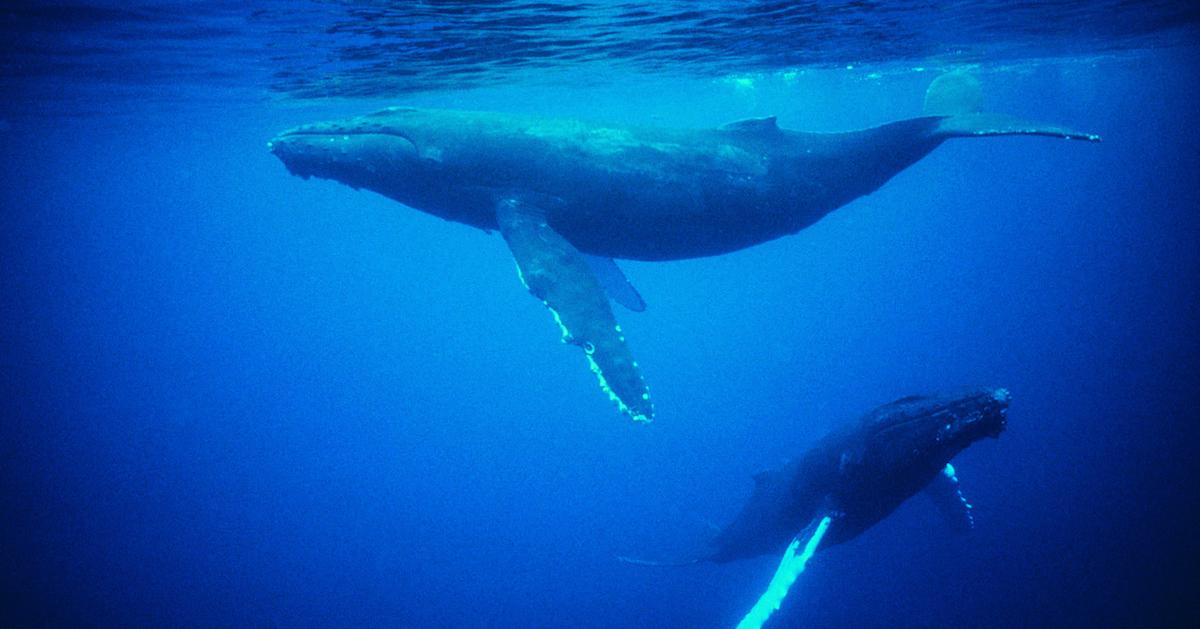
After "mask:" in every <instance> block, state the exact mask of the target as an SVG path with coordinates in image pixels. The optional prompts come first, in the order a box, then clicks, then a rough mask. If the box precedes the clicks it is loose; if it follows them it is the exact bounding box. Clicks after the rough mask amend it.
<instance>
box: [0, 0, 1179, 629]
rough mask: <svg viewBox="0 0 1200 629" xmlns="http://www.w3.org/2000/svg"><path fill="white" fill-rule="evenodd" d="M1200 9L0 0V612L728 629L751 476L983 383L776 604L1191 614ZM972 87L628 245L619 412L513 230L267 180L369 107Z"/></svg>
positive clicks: (827, 121) (1089, 620) (50, 617)
mask: <svg viewBox="0 0 1200 629" xmlns="http://www.w3.org/2000/svg"><path fill="white" fill-rule="evenodd" d="M1198 18H1200V14H1198V13H1197V11H1196V9H1195V8H1193V7H1192V6H1191V5H1190V4H1189V3H1183V2H1179V3H1174V2H1147V3H1128V2H1113V1H1110V2H1072V3H1025V4H1019V5H1018V4H1009V3H1004V4H1001V3H981V2H963V3H945V4H939V3H924V2H895V3H875V2H847V3H784V2H698V3H693V2H681V1H672V2H656V3H648V2H635V1H626V2H602V1H596V2H587V3H580V4H557V3H501V2H414V3H396V4H394V5H388V4H386V3H375V2H305V3H291V2H286V3H285V2H263V3H256V7H254V8H245V7H244V6H243V5H242V4H241V3H234V2H203V3H200V2H155V3H145V4H143V3H139V2H134V3H128V2H120V3H118V2H87V1H86V0H80V1H78V2H73V3H22V2H18V3H15V4H14V3H6V4H5V5H4V6H3V7H0V36H2V38H3V42H4V43H0V295H2V302H0V303H2V305H0V400H3V407H2V408H3V410H4V413H3V434H2V435H0V488H2V489H3V500H2V501H0V579H2V581H0V595H2V597H3V601H0V617H2V619H3V624H4V625H6V626H50V627H117V626H125V627H128V626H147V627H164V626H180V627H191V626H196V627H208V626H230V627H323V626H354V627H366V626H370V627H728V626H733V625H734V624H736V622H737V621H738V619H740V618H741V616H742V614H744V613H745V612H746V611H747V610H748V609H749V608H750V606H751V605H752V604H753V603H754V601H755V600H756V598H757V597H758V595H759V594H760V593H761V592H762V589H763V588H764V587H765V586H766V584H767V582H768V581H769V580H770V576H771V573H772V572H773V570H774V568H775V565H776V563H777V558H773V557H762V558H760V559H755V560H746V561H740V562H736V563H731V564H726V565H719V566H717V565H698V566H692V567H687V568H675V569H647V568H642V567H636V566H629V565H625V564H622V563H619V562H618V561H616V559H615V558H616V557H617V556H618V555H637V556H643V557H671V556H679V555H681V554H684V553H686V552H687V551H688V550H690V549H694V548H697V547H699V546H700V545H701V544H702V543H703V541H704V540H705V538H706V537H707V536H708V535H709V534H710V530H711V526H710V525H711V524H716V525H718V526H719V525H721V524H723V523H725V522H727V521H729V520H730V519H731V518H732V517H733V515H734V514H735V513H736V512H737V510H738V508H739V507H740V505H741V503H742V501H743V500H744V499H745V498H746V497H747V496H748V495H749V492H750V488H751V482H750V476H751V474H753V473H755V472H757V471H759V470H762V469H765V468H768V467H772V466H775V465H777V464H778V463H779V462H780V461H781V460H783V459H786V458H787V457H789V456H795V455H798V454H799V453H801V452H803V451H804V449H805V448H806V447H808V446H810V445H812V444H813V443H814V441H815V440H816V439H817V438H819V437H820V436H821V435H822V434H824V433H825V432H826V431H828V430H830V429H832V428H834V427H836V426H839V425H841V424H842V423H844V422H848V421H852V420H853V419H854V418H856V417H858V416H859V415H860V414H861V413H863V412H865V411H867V410H869V409H871V408H873V407H874V406H876V405H878V404H881V403H884V402H887V401H889V400H891V399H894V398H897V397H900V396H903V395H908V394H912V393H919V392H928V391H938V390H943V389H949V388H955V387H960V386H975V385H987V386H1004V387H1007V388H1009V389H1010V390H1011V391H1012V394H1013V404H1012V407H1011V410H1010V413H1009V427H1008V430H1007V431H1006V432H1005V433H1004V434H1003V435H1002V436H1001V437H1000V438H999V439H998V440H995V441H991V440H988V441H986V442H983V443H979V444H976V445H975V446H973V447H971V448H970V449H968V450H967V451H965V452H964V453H963V454H962V455H961V456H959V457H958V458H957V459H956V461H955V465H956V467H957V469H958V475H959V477H960V479H961V480H962V483H963V490H964V492H965V493H966V494H967V496H968V497H969V498H970V500H971V502H972V503H973V504H974V505H975V517H976V521H977V526H976V530H975V531H973V532H972V533H971V534H969V535H965V536H955V535H951V534H950V532H949V530H948V529H947V528H946V527H945V526H944V523H943V522H941V521H940V520H939V518H938V514H937V513H936V512H935V511H934V509H933V508H932V506H931V504H930V503H928V501H927V500H925V499H924V498H923V497H921V496H917V497H915V498H914V499H912V500H910V501H909V502H908V503H906V504H905V505H903V506H902V507H901V508H900V509H899V510H898V511H897V512H896V513H894V514H893V515H892V516H891V517H889V518H887V519H886V520H884V521H883V522H881V523H880V524H879V525H878V526H876V527H875V528H873V529H871V530H869V531H867V532H866V533H865V534H863V535H862V536H861V537H859V538H858V539H856V540H854V541H852V542H850V543H847V544H844V545H841V546H838V547H835V548H832V549H830V550H828V551H825V552H822V553H818V554H817V556H816V557H815V558H814V559H813V560H812V562H811V563H810V564H809V566H808V569H807V570H806V571H805V573H804V574H803V575H801V578H800V580H799V581H798V582H797V585H796V586H795V588H793V591H792V593H791V594H790V596H789V597H788V598H787V600H786V601H785V602H784V605H783V608H782V609H781V611H780V612H779V613H778V614H777V616H776V617H775V618H773V619H772V621H771V623H772V624H769V625H768V626H778V627H785V626H786V627H842V626H856V627H951V626H957V627H1037V626H1092V627H1129V626H1157V627H1168V626H1181V627H1186V626H1197V624H1198V623H1200V611H1198V610H1200V607H1198V606H1197V603H1196V601H1197V600H1198V598H1197V597H1198V595H1200V592H1198V591H1197V590H1198V588H1197V583H1200V570H1198V568H1197V566H1200V552H1198V550H1200V544H1198V543H1197V541H1196V540H1197V538H1196V535H1195V529H1196V526H1197V524H1200V523H1198V522H1197V517H1196V513H1197V507H1198V505H1197V490H1196V488H1195V487H1196V481H1197V478H1198V475H1197V473H1198V471H1200V470H1198V469H1197V467H1198V466H1197V456H1198V455H1200V451H1198V450H1200V449H1198V448H1197V446H1196V442H1197V438H1198V437H1200V430H1198V429H1197V428H1196V422H1197V415H1198V414H1197V411H1196V409H1197V406H1198V404H1200V388H1198V384H1200V379H1198V376H1200V352H1198V350H1200V342H1198V338H1197V331H1196V330H1197V326H1198V322H1200V298H1198V289H1200V285H1198V281H1197V280H1198V276H1200V266H1198V259H1200V246H1198V245H1200V186H1198V185H1197V184H1198V177H1200V175H1198V173H1200V149H1198V148H1197V147H1200V126H1198V125H1197V124H1196V115H1197V108H1196V103H1197V102H1198V101H1200V84H1198V80H1197V77H1198V76H1200V72H1198V69H1200V65H1198V63H1197V61H1198V60H1200V48H1198V46H1197V45H1198V44H1200V41H1197V29H1196V25H1197V21H1198ZM955 69H968V70H970V71H971V72H972V73H973V74H974V75H975V76H977V77H978V78H979V79H980V80H981V82H982V83H983V86H984V91H985V98H986V103H987V108H988V109H989V110H994V111H999V112H1005V113H1009V114H1013V115H1019V116H1021V117H1025V118H1030V119H1036V120H1045V121H1049V122H1055V123H1061V124H1064V125H1068V126H1071V127H1073V128H1076V129H1080V130H1083V131H1088V132H1093V133H1098V134H1100V135H1102V136H1103V138H1104V141H1103V142H1102V143H1100V144H1089V143H1081V142H1068V141H1061V140H1053V139H1047V138H1007V137H1006V138H984V139H970V140H954V141H951V142H948V143H947V144H945V145H943V146H942V147H941V148H939V149H937V150H936V151H935V152H934V153H933V154H931V155H930V156H929V157H927V158H925V159H924V160H922V161H921V162H919V163H917V164H916V165H914V166H912V167H911V168H909V169H908V170H906V171H904V172H902V173H901V174H900V175H898V176H897V177H896V178H895V179H894V180H892V181H891V182H889V183H888V184H887V185H885V186H884V187H883V188H882V189H880V190H879V191H877V192H876V193H874V194H871V195H869V196H867V197H864V198H862V199H859V200H857V201H855V202H853V203H851V204H850V205H848V206H846V207H844V208H842V209H840V210H838V211H836V212H834V213H833V214H831V215H830V216H828V217H827V218H825V219H824V220H822V221H821V222H820V223H818V224H817V225H815V226H813V227H811V228H808V229H806V230H803V231H801V232H800V233H798V234H796V235H793V236H790V237H786V238H783V239H779V240H775V241H772V242H769V243H765V244H762V245H759V246H756V247H752V248H749V249H745V250H742V251H738V252H735V253H732V254H727V255H722V256H717V257H711V258H703V259H694V260H685V261H677V262H658V263H645V262H626V263H623V264H622V266H623V268H624V269H625V272H626V274H627V275H628V277H629V278H630V280H631V281H632V282H633V283H634V285H636V286H637V287H638V289H639V291H640V292H641V294H642V295H643V297H645V299H646V301H647V302H648V303H649V307H648V309H647V310H646V312H644V313H631V312H625V311H618V312H617V315H618V317H619V318H620V321H621V324H622V326H623V328H624V329H625V332H626V335H627V336H628V338H629V342H630V344H631V346H632V348H633V351H634V353H635V355H636V356H637V357H638V359H639V361H640V363H641V365H642V367H643V370H644V372H645V375H646V378H647V380H648V381H649V383H650V386H651V387H652V388H653V391H654V395H655V401H656V410H657V416H656V419H655V421H654V422H653V423H651V424H649V425H639V424H635V423H633V422H631V421H629V420H628V419H627V418H625V417H623V416H621V415H620V414H619V413H618V412H617V411H616V409H615V408H614V407H613V405H612V404H611V403H610V402H608V401H607V400H606V399H605V397H604V396H603V395H602V394H601V393H600V392H599V391H598V390H597V387H596V384H595V379H594V377H593V376H592V375H591V374H590V373H589V372H588V370H587V369H586V364H585V362H584V360H583V357H581V356H580V355H579V352H578V351H577V350H575V349H574V348H570V347H566V346H563V345H562V344H561V343H559V339H558V337H559V332H558V330H557V329H556V326H554V325H553V322H552V321H551V320H550V318H549V317H548V316H547V313H546V312H545V311H544V309H543V308H542V306H541V304H539V303H538V302H537V300H534V299H531V298H530V297H529V296H528V295H527V294H526V292H525V290H523V288H522V287H521V285H520V282H519V281H518V279H517V277H516V273H514V269H513V263H512V259H511V256H510V255H509V253H508V251H507V249H506V247H505V245H504V242H503V241H502V239H500V238H499V237H498V236H497V235H495V234H491V235H489V234H485V233H483V232H481V231H478V230H474V229H472V228H469V227H465V226H463V225H458V224H452V223H447V222H444V221H442V220H440V219H436V218H433V217H431V216H428V215H425V214H422V213H419V212H416V211H414V210H411V209H408V208H405V207H403V206H401V205H399V204H397V203H395V202H393V201H390V200H388V199H385V198H383V197H381V196H378V195H374V194H372V193H369V192H365V191H354V190H351V189H350V188H347V187H345V186H342V185H339V184H336V183H333V182H329V181H321V180H316V179H313V180H309V181H304V180H301V179H299V178H296V177H293V176H291V175H289V174H288V173H287V171H286V169H285V168H284V167H283V165H282V164H280V163H279V161H278V160H276V159H275V157H273V156H272V155H271V154H270V153H269V152H268V150H267V148H266V141H267V140H269V139H270V138H271V137H272V136H274V135H275V134H276V133H277V132H279V131H281V130H283V129H285V128H288V127H292V126H295V125H297V124H302V123H307V122H312V121H317V120H323V119H328V118H337V117H345V116H350V115H357V114H361V113H366V112H369V111H372V110H374V109H376V108H378V107H381V106H385V105H395V104H400V105H415V106H438V107H451V108H464V109H482V110H497V111H506V112H518V113H524V114H531V115H546V116H550V115H553V116H570V117H579V118H585V119H595V120H604V121H611V122H618V123H629V124H642V125H658V126H680V127H699V128H704V127H713V126H717V125H720V124H723V123H726V122H729V121H733V120H738V119H744V118H749V117H757V116H767V115H777V116H778V119H779V123H780V125H781V126H783V127H786V128H794V129H803V130H815V131H839V130H848V129H856V128H862V127H867V126H872V125H877V124H881V123H884V122H888V121H892V120H899V119H903V118H909V117H914V116H918V115H920V111H921V103H922V97H923V94H924V90H925V88H926V87H927V86H928V84H929V83H930V81H931V80H932V79H933V78H934V77H936V76H938V75H939V74H941V73H942V72H944V71H948V70H955Z"/></svg>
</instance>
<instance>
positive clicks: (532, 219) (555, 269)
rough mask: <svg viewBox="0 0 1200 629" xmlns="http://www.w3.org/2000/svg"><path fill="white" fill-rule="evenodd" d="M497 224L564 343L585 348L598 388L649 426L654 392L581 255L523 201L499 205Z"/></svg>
mask: <svg viewBox="0 0 1200 629" xmlns="http://www.w3.org/2000/svg"><path fill="white" fill-rule="evenodd" d="M496 219H497V221H498V222H499V225H500V233H501V235H503V236H504V241H505V242H507V243H508V248H509V250H510V251H512V254H513V257H514V258H516V261H517V270H518V272H519V273H520V275H521V281H522V282H524V283H525V286H526V287H527V288H528V289H529V292H530V293H532V294H533V296H534V297H537V298H538V299H540V300H542V303H543V304H545V306H546V307H547V308H549V309H550V312H551V313H553V314H554V318H555V320H556V321H558V324H559V326H560V327H561V328H562V331H563V341H564V342H568V343H572V344H574V345H578V346H580V347H581V348H583V351H584V354H585V355H586V356H587V359H588V363H589V364H590V365H591V367H592V372H593V373H595V374H596V377H597V378H599V380H600V387H601V388H602V389H604V391H605V392H606V393H608V395H609V397H611V398H612V399H613V401H615V402H616V403H617V406H619V407H620V409H621V410H622V411H623V412H625V413H628V414H629V416H630V417H632V418H633V419H635V420H637V421H647V422H648V421H650V420H651V419H652V418H653V415H654V408H653V406H652V405H651V404H650V391H649V389H648V388H647V387H646V383H645V382H644V381H643V380H642V374H641V371H640V370H639V369H638V365H637V363H636V362H634V360H633V355H632V354H630V352H629V347H628V346H627V345H626V344H625V337H624V336H623V335H622V333H621V326H619V325H617V320H616V318H615V317H613V313H612V307H611V306H609V303H608V298H607V297H606V296H605V293H604V288H603V287H601V285H600V282H599V281H597V279H596V275H595V274H594V273H593V272H592V269H591V267H590V266H589V265H588V263H587V261H586V260H585V259H584V256H583V254H582V253H580V252H579V251H578V250H577V249H576V248H575V247H574V246H573V245H571V243H570V242H567V239H566V238H563V237H562V235H561V234H559V233H558V232H556V231H554V229H553V228H551V227H550V225H549V224H548V223H547V221H546V215H545V212H544V211H542V209H541V208H538V207H537V206H535V205H532V204H530V203H527V202H523V201H522V200H521V199H519V198H507V199H503V200H501V201H500V202H499V204H498V205H497V208H496ZM635 294H636V293H635Z"/></svg>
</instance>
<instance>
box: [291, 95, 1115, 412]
mask: <svg viewBox="0 0 1200 629" xmlns="http://www.w3.org/2000/svg"><path fill="white" fill-rule="evenodd" d="M979 93H980V89H979V85H978V83H977V82H976V81H975V80H974V79H972V78H970V77H967V76H965V75H962V74H948V75H945V76H943V77H939V78H938V79H937V80H935V81H934V82H933V84H932V85H931V86H930V88H929V91H928V93H927V95H926V101H925V113H926V115H925V116H923V117H920V118H913V119H910V120H903V121H900V122H893V123H890V124H885V125H882V126H879V127H875V128H871V129H864V130H860V131H850V132H846V133H805V132H800V131H792V130H788V129H783V128H780V127H779V126H778V125H776V124H775V118H760V119H753V120H742V121H739V122H733V123H730V124H727V125H725V126H723V127H720V128H717V129H698V130H686V129H657V128H638V127H623V126H617V125H607V124H590V123H584V122H579V121H575V120H555V119H543V118H532V117H524V116H515V115H508V114H500V113H487V112H469V111H448V110H427V109H412V108H407V107H392V108H389V109H385V110H382V111H378V112H375V113H372V114H367V115H365V116H359V117H357V118H350V119H346V120H338V121H332V122H321V123H315V124H308V125H304V126H300V127H296V128H294V129H291V130H288V131H284V132H283V133H281V134H279V135H278V136H277V137H275V138H274V139H273V140H271V141H270V143H269V144H268V146H269V147H270V148H271V151H272V152H273V153H274V154H275V155H276V156H277V157H278V158H279V159H280V160H282V161H283V163H284V165H285V166H287V168H288V170H289V171H290V172H292V173H293V174H295V175H299V176H301V177H304V178H306V179H307V178H309V177H320V178H324V179H332V180H334V181H339V182H341V183H344V184H346V185H348V186H351V187H352V188H355V189H359V188H363V189H367V190H371V191H374V192H376V193H379V194H382V195H384V196H386V197H389V198H391V199H394V200H396V201H399V202H400V203H403V204H405V205H407V206H409V207H412V208H414V209H417V210H421V211H424V212H427V213H429V214H433V215H435V216H439V217H441V218H444V219H446V220H450V221H456V222H459V223H464V224H467V225H471V226H474V227H478V228H480V229H484V230H489V231H490V230H498V231H499V232H500V235H501V236H503V237H504V241H505V243H506V244H507V245H508V248H509V250H510V251H511V253H512V255H513V258H514V259H515V260H516V262H517V271H518V274H519V275H520V277H521V279H522V281H523V282H524V284H525V286H526V287H527V288H528V289H529V291H530V292H531V293H533V295H534V296H535V297H537V298H538V299H539V300H541V302H542V303H543V304H544V305H545V306H546V307H547V308H549V309H550V310H551V312H552V314H553V315H554V318H555V321H557V322H558V324H559V326H560V327H561V329H562V333H563V337H562V338H563V341H564V342H568V343H572V344H574V345H577V346H579V347H580V348H582V349H583V351H584V354H585V356H586V358H587V360H588V363H589V364H590V365H591V368H592V371H593V372H594V373H595V374H596V376H597V377H598V379H599V381H600V385H601V387H602V389H603V390H604V391H606V392H607V393H608V394H609V396H610V397H611V398H612V399H613V400H614V401H615V402H616V403H617V405H618V407H619V408H620V409H621V410H622V411H624V412H626V413H627V414H629V415H630V416H631V417H632V418H634V419H635V420H642V421H649V420H650V419H651V418H652V417H653V413H654V410H653V406H652V404H651V402H650V391H649V389H648V388H647V386H646V384H645V382H644V380H643V378H642V374H641V370H640V368H639V367H638V363H637V362H636V361H635V360H634V359H633V355H632V353H631V352H630V350H629V348H628V346H627V345H626V342H625V335H624V333H623V332H622V330H621V327H620V325H618V324H617V320H616V318H615V317H614V316H613V312H612V308H611V306H610V305H609V300H610V299H611V300H613V301H616V302H617V303H620V304H621V305H623V306H626V307H628V308H630V309H632V310H635V311H637V310H642V309H643V308H644V307H645V304H644V303H643V301H642V298H641V297H640V296H639V295H638V293H637V291H636V290H635V289H634V288H633V286H631V285H630V284H629V282H628V281H626V279H625V276H624V275H623V274H622V273H621V270H620V269H619V268H618V267H617V265H616V263H614V262H613V259H614V258H622V259H631V260H679V259H684V258H695V257H701V256H711V255H718V254H722V253H727V252H730V251H737V250H738V249H743V248H745V247H749V246H752V245H756V244H759V243H762V242H766V241H768V240H772V239H774V238H779V237H781V236H785V235H788V234H793V233H795V232H797V231H800V230H801V229H804V228H805V227H808V226H809V225H812V224H813V223H815V222H817V221H818V220H820V219H821V218H822V217H824V216H825V215H826V214H828V213H830V212H832V211H833V210H835V209H837V208H839V207H841V206H843V205H846V204H847V203H849V202H851V201H853V200H854V199H856V198H858V197H861V196H863V195H866V194H869V193H871V192H873V191H874V190H876V189H878V188H879V187H880V186H882V185H883V184H884V183H885V182H887V181H888V180H889V179H891V178H892V177H893V176H894V175H896V174H897V173H899V172H900V171H902V170H904V169H905V168H907V167H908V166H910V165H912V164H913V163H915V162H917V161H918V160H920V159H921V158H922V157H924V156H925V155H927V154H928V153H929V152H930V151H932V150H934V149H935V148H937V147H938V146H939V145H940V144H941V143H942V142H945V141H946V140H949V139H951V138H963V137H981V136H994V135H1041V136H1051V137H1058V138H1072V139H1082V140H1088V141H1098V140H1099V139H1100V138H1099V137H1098V136H1095V135H1090V134H1085V133H1078V132H1076V131H1072V130H1070V129H1066V128H1063V127H1059V126H1056V125H1048V124H1036V123H1030V122H1024V121H1021V120H1017V119H1015V118H1012V117H1009V116H1004V115H1000V114H987V113H980V112H979V111H978V107H979V102H980V100H981V99H980V97H979Z"/></svg>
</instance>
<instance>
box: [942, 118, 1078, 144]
mask: <svg viewBox="0 0 1200 629" xmlns="http://www.w3.org/2000/svg"><path fill="white" fill-rule="evenodd" d="M934 135H935V136H940V137H945V138H964V137H981V136H988V135H1043V136H1048V137H1052V138H1066V139H1068V140H1085V141H1088V142H1099V141H1100V136H1098V135H1095V134H1092V133H1080V132H1079V131H1075V130H1073V129H1068V128H1066V127H1061V126H1059V125H1053V124H1043V123H1038V122H1029V121H1027V120H1021V119H1020V118H1015V117H1013V116H1008V115H1005V114H984V113H966V114H958V115H954V116H948V117H946V118H942V120H941V121H940V122H939V123H938V126H937V127H936V128H935V129H934Z"/></svg>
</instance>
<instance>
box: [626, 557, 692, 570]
mask: <svg viewBox="0 0 1200 629" xmlns="http://www.w3.org/2000/svg"><path fill="white" fill-rule="evenodd" d="M617 560H618V561H620V562H621V563H627V564H630V565H633V566H647V567H650V568H682V567H684V566H694V565H696V564H698V563H700V562H701V561H704V559H702V558H700V557H694V558H692V559H679V560H675V561H670V560H668V561H656V560H653V559H638V558H636V557H625V556H624V555H618V556H617Z"/></svg>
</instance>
